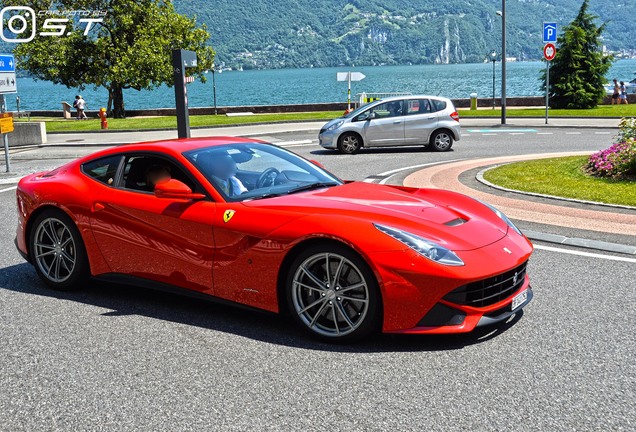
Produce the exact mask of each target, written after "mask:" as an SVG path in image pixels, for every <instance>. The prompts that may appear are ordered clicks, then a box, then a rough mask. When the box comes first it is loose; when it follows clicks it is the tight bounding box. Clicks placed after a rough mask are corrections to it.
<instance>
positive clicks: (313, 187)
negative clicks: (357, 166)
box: [287, 182, 339, 194]
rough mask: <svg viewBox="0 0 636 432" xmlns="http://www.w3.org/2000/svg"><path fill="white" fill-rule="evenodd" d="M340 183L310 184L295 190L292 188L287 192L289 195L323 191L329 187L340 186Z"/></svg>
mask: <svg viewBox="0 0 636 432" xmlns="http://www.w3.org/2000/svg"><path fill="white" fill-rule="evenodd" d="M338 185H339V183H336V182H317V183H310V184H306V185H302V186H298V187H295V188H292V189H290V190H288V191H287V193H288V194H293V193H296V192H302V191H308V190H312V189H322V188H327V187H331V186H338Z"/></svg>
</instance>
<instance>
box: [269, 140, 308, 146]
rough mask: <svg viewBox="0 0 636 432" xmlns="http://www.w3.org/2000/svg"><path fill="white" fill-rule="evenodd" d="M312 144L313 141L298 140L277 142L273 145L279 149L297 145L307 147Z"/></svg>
mask: <svg viewBox="0 0 636 432" xmlns="http://www.w3.org/2000/svg"><path fill="white" fill-rule="evenodd" d="M311 143H313V140H310V139H306V140H298V141H279V142H276V143H274V144H276V145H277V146H281V147H297V146H299V145H307V144H311Z"/></svg>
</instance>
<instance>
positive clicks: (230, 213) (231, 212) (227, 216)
mask: <svg viewBox="0 0 636 432" xmlns="http://www.w3.org/2000/svg"><path fill="white" fill-rule="evenodd" d="M234 213H236V211H234V210H225V213H223V222H225V223H228V222H229V221H230V219H232V217H233V216H234Z"/></svg>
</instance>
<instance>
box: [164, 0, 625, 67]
mask: <svg viewBox="0 0 636 432" xmlns="http://www.w3.org/2000/svg"><path fill="white" fill-rule="evenodd" d="M174 3H175V6H176V8H177V10H178V11H179V12H181V13H184V14H186V15H189V16H196V17H197V21H198V22H201V23H205V24H206V25H207V26H208V30H209V31H210V34H211V35H212V37H211V39H212V40H211V43H212V45H213V46H214V48H215V49H216V50H217V64H218V65H221V66H223V65H224V66H225V67H232V68H284V67H312V66H315V67H321V66H337V65H340V64H345V65H352V64H355V65H381V64H409V63H413V64H426V63H464V62H480V61H483V60H484V58H485V56H486V54H487V53H489V52H491V51H492V50H493V49H495V50H497V51H498V52H499V51H500V47H501V18H500V17H499V16H497V15H496V11H497V10H498V9H500V8H501V1H500V0H445V1H438V0H312V1H302V0H301V1H294V0H215V1H214V2H209V1H206V0H175V2H174ZM581 3H582V0H507V2H506V8H507V55H508V57H515V58H517V59H519V60H538V59H540V58H541V55H542V48H543V44H542V37H541V36H542V35H541V28H542V22H544V21H556V22H557V23H558V24H559V26H560V27H561V28H562V27H563V26H564V25H566V24H567V23H569V22H570V21H571V20H572V19H573V18H574V16H575V15H576V13H577V12H578V10H579V8H580V6H581ZM590 10H591V12H592V13H594V14H596V15H598V16H599V20H598V23H599V24H600V23H602V22H606V21H607V27H606V30H605V32H604V43H605V45H606V46H607V49H609V50H613V51H625V54H627V55H636V42H634V40H635V39H636V19H634V17H636V1H634V0H617V2H614V3H612V2H607V1H606V0H591V1H590Z"/></svg>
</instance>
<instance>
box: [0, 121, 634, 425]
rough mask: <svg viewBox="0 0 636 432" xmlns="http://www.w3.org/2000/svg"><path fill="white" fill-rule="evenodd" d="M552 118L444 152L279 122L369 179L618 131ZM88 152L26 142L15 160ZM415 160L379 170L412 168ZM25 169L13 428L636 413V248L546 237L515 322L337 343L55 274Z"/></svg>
mask: <svg viewBox="0 0 636 432" xmlns="http://www.w3.org/2000/svg"><path fill="white" fill-rule="evenodd" d="M540 132H541V130H539V131H538V132H524V135H511V133H510V132H494V134H493V135H490V133H492V132H469V131H467V130H464V133H465V134H467V135H469V136H465V137H464V139H462V141H460V142H459V143H457V144H456V146H455V151H453V152H450V153H444V154H438V153H433V152H429V151H424V150H420V149H399V150H398V149H394V150H374V151H364V152H362V153H361V154H359V155H356V156H342V155H338V154H336V153H331V152H326V151H323V150H321V149H319V148H316V147H315V144H314V145H312V144H309V145H307V144H306V143H303V141H304V140H315V138H316V137H315V136H314V135H312V134H305V133H301V134H298V133H296V134H278V135H275V136H272V137H270V139H271V140H272V141H282V142H286V143H289V142H292V143H293V142H296V144H286V145H289V146H293V147H291V148H292V149H293V150H295V151H297V152H299V153H300V154H302V155H303V156H307V157H310V158H313V159H316V160H318V161H320V162H322V163H323V164H325V165H326V166H327V168H328V169H330V170H331V171H333V172H334V173H335V174H337V175H339V176H341V177H343V178H351V179H358V180H362V179H366V178H369V177H372V176H378V175H379V174H382V173H386V172H387V171H392V170H397V169H402V168H404V167H409V166H414V165H419V164H426V163H432V162H440V161H448V160H452V159H463V158H474V157H485V156H497V155H507V154H520V153H543V152H549V151H568V150H572V151H580V150H590V151H591V150H597V149H601V148H604V147H607V145H608V144H609V142H610V140H611V134H612V133H613V132H612V131H599V130H598V129H597V130H591V129H590V130H585V129H582V130H572V129H562V130H561V129H559V130H556V129H552V130H550V132H552V135H539V133H540ZM573 132H579V133H580V134H578V135H572V133H573ZM599 132H607V133H603V134H601V133H599ZM513 133H522V132H513ZM266 139H267V138H266ZM87 151H89V150H88V149H86V148H49V149H46V150H43V149H40V150H35V151H25V152H21V153H17V154H14V155H13V164H14V169H15V170H16V171H18V172H19V171H26V172H28V171H30V170H35V169H45V168H48V167H53V166H57V165H59V164H61V163H63V162H64V160H66V159H68V158H70V157H75V156H77V155H79V154H83V153H86V152H87ZM408 171H409V170H407V171H404V172H408ZM404 172H402V171H400V172H398V173H397V174H396V175H394V176H393V177H390V178H389V177H387V174H384V175H383V176H380V177H372V178H373V179H376V180H377V179H378V178H382V179H388V180H387V181H389V182H391V183H393V182H395V183H397V182H399V180H400V176H401V175H402V174H403V173H404ZM11 186H12V185H11V184H6V185H0V220H2V221H3V223H2V224H0V250H2V254H1V258H0V316H1V318H0V362H1V364H2V373H1V374H0V430H3V431H21V430H25V431H35V430H153V431H158V430H170V431H174V430H276V431H282V430H330V429H331V430H365V431H366V430H378V431H380V430H381V431H385V430H444V431H447V430H448V431H451V430H467V429H469V430H488V431H490V430H528V431H530V430H532V431H534V430H585V431H589V430H598V431H619V430H625V431H629V430H634V429H636V420H635V419H636V405H635V402H634V401H635V400H636V362H635V359H636V344H635V343H634V342H635V338H634V332H633V329H632V327H633V325H632V324H633V321H634V318H636V317H635V315H634V307H633V304H634V302H635V300H636V292H635V288H634V286H635V285H634V282H633V279H634V274H635V271H636V260H634V257H631V258H627V257H625V256H619V255H612V254H607V253H590V251H584V250H581V249H576V248H564V247H554V245H546V244H537V245H536V246H537V249H536V251H535V253H534V255H533V258H532V260H531V263H530V268H529V272H530V275H531V278H532V285H533V287H534V289H535V298H534V300H533V302H532V303H531V304H530V305H529V306H528V307H527V308H526V310H525V314H523V316H521V317H517V318H516V319H515V320H513V321H512V322H510V323H508V324H506V325H504V326H501V327H499V328H495V329H486V330H485V331H481V332H479V333H477V334H472V335H468V336H454V337H410V336H409V337H396V336H389V335H383V336H378V337H377V338H374V339H372V340H370V341H367V342H365V343H363V344H359V345H354V346H333V345H325V344H321V343H316V342H313V341H312V340H308V339H307V338H306V337H305V336H304V335H302V334H300V333H299V332H298V331H297V330H295V329H294V328H293V327H291V326H290V325H289V324H288V323H287V322H286V321H284V320H281V319H279V318H278V317H275V316H270V315H264V314H259V313H253V312H247V311H242V310H238V309H234V308H228V307H226V306H220V305H217V304H213V303H202V302H200V301H194V300H190V299H186V298H181V297H175V296H172V295H168V294H162V293H156V292H152V291H146V290H142V289H138V288H134V287H128V286H107V285H103V284H100V285H98V284H94V283H92V284H90V286H88V287H87V288H86V289H85V290H83V291H80V292H76V293H57V292H53V291H50V290H47V289H46V288H45V287H44V285H43V284H42V283H41V282H40V281H39V280H38V279H37V277H36V274H35V271H34V270H33V269H32V268H31V266H30V265H29V264H27V263H24V262H23V261H22V259H21V258H20V256H19V255H18V254H17V252H15V249H14V246H13V238H14V235H15V224H16V215H15V213H16V209H15V198H14V191H13V190H7V191H3V190H4V189H7V188H10V187H11ZM533 228H535V229H536V228H537V227H533ZM539 228H540V227H539ZM630 260H631V261H630Z"/></svg>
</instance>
